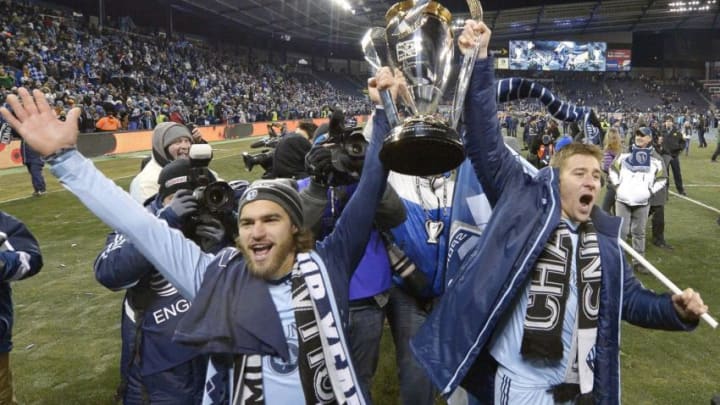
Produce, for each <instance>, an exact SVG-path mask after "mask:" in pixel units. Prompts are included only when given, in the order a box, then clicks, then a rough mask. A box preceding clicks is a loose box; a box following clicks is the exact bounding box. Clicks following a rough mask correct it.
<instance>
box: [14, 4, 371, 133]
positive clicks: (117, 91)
mask: <svg viewBox="0 0 720 405" xmlns="http://www.w3.org/2000/svg"><path fill="white" fill-rule="evenodd" d="M0 38H1V39H2V41H0V89H2V90H3V91H4V92H7V91H12V90H13V89H15V88H17V87H19V86H29V87H37V88H40V89H42V91H43V93H45V94H46V96H47V97H48V99H49V100H51V101H52V103H53V105H54V107H55V108H56V111H57V113H58V115H60V116H63V115H64V114H65V113H66V111H67V110H68V109H69V108H72V107H74V106H79V107H82V110H83V114H82V116H81V120H82V124H81V127H82V128H81V130H83V131H87V132H92V131H93V130H95V125H94V124H95V123H96V122H97V121H98V120H100V119H101V118H103V117H104V116H106V114H109V113H113V114H114V115H115V116H116V117H117V118H118V119H119V121H120V126H121V128H122V129H129V130H133V129H152V128H154V126H155V124H157V123H160V122H163V121H167V120H170V121H175V122H181V123H195V124H197V125H210V124H217V123H231V124H232V123H243V122H255V121H275V120H287V119H298V118H318V117H321V116H327V113H328V111H329V107H332V106H336V105H343V106H344V108H346V109H347V110H348V112H349V113H352V114H367V113H368V112H369V107H370V106H369V105H368V103H367V101H366V98H365V97H362V96H361V94H359V92H358V94H354V95H353V94H342V93H341V92H339V91H337V90H336V89H334V88H333V87H332V86H331V85H330V84H329V83H328V82H324V81H321V80H317V79H312V78H311V80H307V77H303V78H302V80H301V78H299V77H296V76H295V75H293V74H292V73H291V72H290V71H289V67H288V66H286V65H276V64H275V65H273V64H269V63H263V64H258V63H250V64H245V63H242V61H241V59H240V57H239V56H238V55H237V54H235V53H234V52H231V51H228V50H223V49H210V48H209V47H207V45H206V44H204V43H202V42H200V41H190V40H187V39H183V38H181V37H178V38H174V37H173V38H168V37H167V36H166V35H164V34H162V33H155V34H151V35H145V34H136V33H134V32H132V31H128V30H127V29H123V30H119V29H112V28H110V29H105V30H103V31H99V30H98V29H97V28H96V27H95V26H92V25H90V24H89V21H88V19H87V18H84V17H78V16H76V15H74V14H73V13H72V12H71V11H61V10H57V9H49V8H44V7H42V6H39V5H25V4H22V3H17V2H12V3H6V2H0Z"/></svg>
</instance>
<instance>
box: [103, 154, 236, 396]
mask: <svg viewBox="0 0 720 405" xmlns="http://www.w3.org/2000/svg"><path fill="white" fill-rule="evenodd" d="M207 161H208V159H207V158H206V157H204V159H193V158H192V157H191V158H190V159H180V160H175V161H173V162H171V163H169V164H168V165H167V166H165V167H164V168H163V169H162V171H161V172H160V176H159V178H158V181H159V183H160V189H159V192H158V194H157V195H156V196H155V198H154V199H152V201H150V202H149V203H148V204H147V205H146V208H147V209H148V211H150V212H151V213H153V214H155V215H156V216H158V217H159V218H161V219H164V220H165V221H166V222H167V223H168V225H170V226H171V227H173V228H176V229H180V230H182V231H183V234H184V235H185V236H186V237H187V238H188V239H190V240H192V241H194V242H195V243H196V244H198V246H200V247H201V248H202V250H203V251H205V252H209V253H217V252H218V251H219V250H220V249H222V248H225V247H227V246H232V244H233V240H234V238H235V237H236V236H237V226H236V222H235V215H234V213H233V206H234V203H235V199H234V194H235V192H234V191H233V190H232V189H230V186H229V185H227V183H222V182H214V181H213V180H214V176H213V175H212V173H210V171H209V170H208V169H207ZM244 186H245V187H241V188H240V190H238V191H240V192H242V191H244V189H245V188H246V186H247V182H244ZM217 190H220V191H217ZM94 269H95V277H96V279H97V280H98V282H99V283H100V284H102V285H103V286H105V287H107V288H109V289H111V290H113V291H119V290H125V291H126V293H125V297H124V299H123V315H122V322H121V335H122V352H121V357H120V371H121V383H120V386H119V387H118V391H117V399H118V400H120V399H122V402H123V404H125V405H134V404H138V405H139V404H146V403H151V404H159V403H167V404H187V405H194V404H198V403H200V402H201V401H202V393H203V386H204V381H205V373H206V364H207V357H206V356H202V355H200V353H199V352H198V351H197V350H195V349H192V348H190V347H188V346H183V345H179V344H177V343H174V342H173V341H172V336H173V333H174V331H175V327H176V326H177V324H178V322H180V320H181V319H182V318H183V316H184V314H185V313H186V312H187V311H188V310H189V309H190V302H189V301H188V300H187V299H186V298H185V297H183V296H181V295H180V294H179V293H178V291H177V290H176V289H175V287H174V286H173V285H172V284H171V283H170V282H169V281H168V280H167V279H165V277H163V276H162V274H160V273H159V272H158V271H157V270H156V269H155V267H154V266H153V265H152V264H151V263H150V262H149V261H148V260H147V259H146V258H145V257H144V256H143V255H142V254H141V253H140V252H139V251H138V250H137V249H136V247H135V246H134V245H133V243H131V242H130V241H128V240H127V239H126V238H125V236H124V235H122V234H121V233H119V232H117V231H114V232H112V233H110V235H108V237H107V241H106V247H105V249H104V250H103V251H102V252H101V253H100V254H99V255H98V257H97V259H96V260H95V265H94Z"/></svg>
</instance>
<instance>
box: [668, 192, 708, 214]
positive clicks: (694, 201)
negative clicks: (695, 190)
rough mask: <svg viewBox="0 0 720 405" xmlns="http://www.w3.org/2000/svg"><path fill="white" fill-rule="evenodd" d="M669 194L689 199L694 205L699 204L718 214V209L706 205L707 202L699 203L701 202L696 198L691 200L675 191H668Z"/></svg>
mask: <svg viewBox="0 0 720 405" xmlns="http://www.w3.org/2000/svg"><path fill="white" fill-rule="evenodd" d="M670 194H672V195H673V196H675V197H678V198H682V199H683V200H687V201H690V202H691V203H693V204H695V205H699V206H701V207H703V208H707V209H709V210H710V211H714V212H716V213H718V214H720V210H719V209H717V208H715V207H711V206H709V205H707V204H703V203H701V202H700V201H698V200H693V199H692V198H690V197H686V196H684V195H681V194H678V193H676V192H674V191H670Z"/></svg>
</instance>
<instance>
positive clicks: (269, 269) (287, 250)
mask: <svg viewBox="0 0 720 405" xmlns="http://www.w3.org/2000/svg"><path fill="white" fill-rule="evenodd" d="M239 248H240V251H241V252H242V254H243V256H244V257H245V263H247V267H248V270H250V274H252V275H254V276H256V277H259V278H262V279H264V280H275V279H279V278H281V277H282V276H284V275H285V274H286V273H285V269H284V268H283V267H284V265H286V263H287V261H288V260H290V263H293V262H295V250H294V248H293V238H292V237H290V238H285V239H284V240H282V241H280V242H278V243H276V244H274V245H273V247H272V249H271V253H270V255H269V257H267V258H266V259H265V260H263V261H262V262H257V261H256V260H255V259H254V253H253V251H252V249H249V248H248V247H247V246H242V245H241V246H239ZM281 272H282V274H280V273H281Z"/></svg>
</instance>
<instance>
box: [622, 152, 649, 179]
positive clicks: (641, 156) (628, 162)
mask: <svg viewBox="0 0 720 405" xmlns="http://www.w3.org/2000/svg"><path fill="white" fill-rule="evenodd" d="M652 151H653V148H652V147H649V148H641V147H639V146H636V145H633V146H632V148H631V151H630V155H629V156H628V157H627V158H626V159H625V161H624V162H623V165H624V166H625V167H627V168H628V169H629V170H630V171H631V172H643V173H644V172H649V171H650V160H651V159H652Z"/></svg>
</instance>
